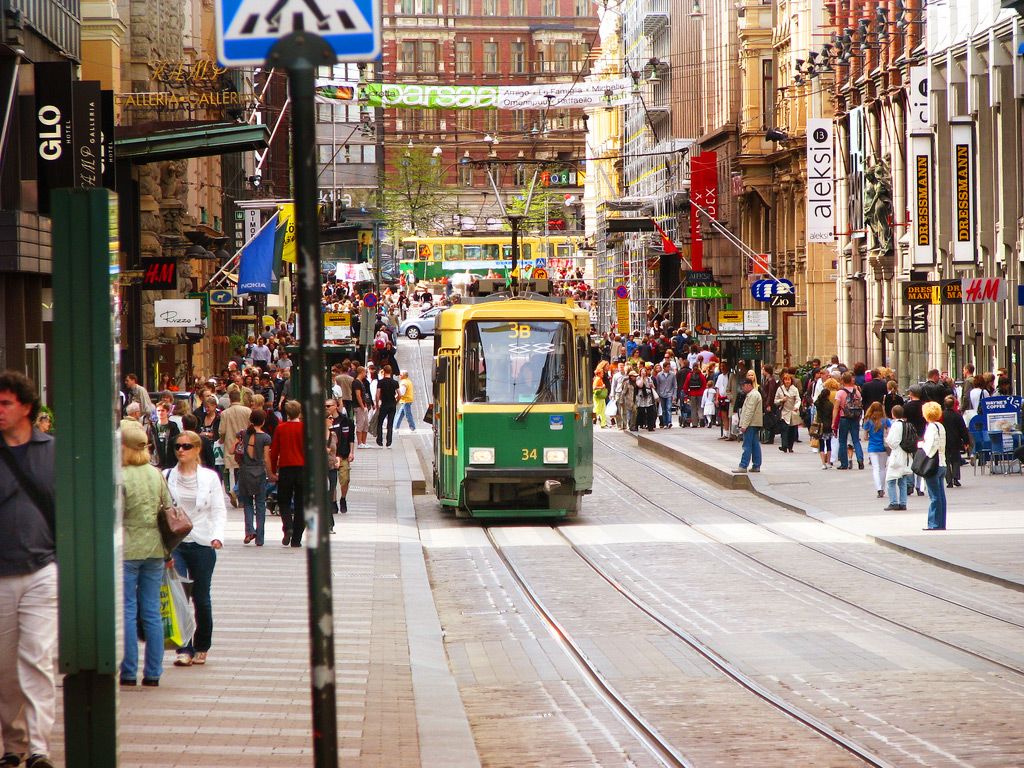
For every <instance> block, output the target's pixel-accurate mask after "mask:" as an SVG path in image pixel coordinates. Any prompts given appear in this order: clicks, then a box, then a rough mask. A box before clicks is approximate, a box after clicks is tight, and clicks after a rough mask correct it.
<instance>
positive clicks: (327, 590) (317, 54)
mask: <svg viewBox="0 0 1024 768" xmlns="http://www.w3.org/2000/svg"><path fill="white" fill-rule="evenodd" d="M336 60H337V57H336V56H335V55H334V51H333V50H332V49H331V47H330V46H329V45H327V43H326V42H324V40H323V39H321V38H320V37H317V36H316V35H313V34H309V33H307V32H292V33H291V34H290V35H288V36H287V37H284V38H282V39H281V40H279V41H278V42H277V43H276V44H275V45H274V47H273V48H272V49H271V51H270V56H269V59H268V62H267V64H268V66H275V67H284V69H285V70H286V71H287V72H288V91H289V96H290V97H291V105H292V174H293V179H294V199H295V224H296V243H297V245H298V275H297V282H298V298H299V307H298V312H299V317H300V318H301V323H300V327H301V337H300V339H299V361H300V362H299V392H300V395H301V397H300V399H301V401H302V406H303V413H304V415H303V418H304V421H305V426H306V429H305V434H306V457H305V458H306V464H305V472H304V480H305V500H306V504H305V514H306V525H307V535H306V560H307V573H308V579H309V639H310V663H311V672H312V674H311V676H310V678H311V684H312V695H313V765H314V766H315V768H337V765H338V730H337V725H338V716H337V705H336V702H335V679H334V606H333V592H332V589H331V547H330V539H329V537H328V531H329V530H330V512H328V511H327V445H326V443H327V437H326V430H325V428H324V424H325V420H326V411H325V408H324V401H325V399H326V394H327V391H326V389H325V388H324V354H323V335H324V333H323V322H324V318H323V312H322V310H321V306H320V302H321V297H322V288H321V284H320V229H319V223H318V221H317V202H318V195H317V186H316V185H317V167H316V154H315V153H316V133H315V131H316V126H315V123H314V117H315V116H314V101H313V86H314V83H315V80H316V68H317V67H319V66H324V65H332V64H334V63H335V61H336Z"/></svg>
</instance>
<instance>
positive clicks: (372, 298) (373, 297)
mask: <svg viewBox="0 0 1024 768" xmlns="http://www.w3.org/2000/svg"><path fill="white" fill-rule="evenodd" d="M363 305H364V306H367V307H370V308H371V309H372V308H373V307H376V306H377V294H376V293H368V294H366V295H365V296H363Z"/></svg>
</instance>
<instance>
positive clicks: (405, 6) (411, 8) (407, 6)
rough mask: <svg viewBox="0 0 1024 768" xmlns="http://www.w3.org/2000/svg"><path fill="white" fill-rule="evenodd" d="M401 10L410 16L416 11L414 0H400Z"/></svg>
mask: <svg viewBox="0 0 1024 768" xmlns="http://www.w3.org/2000/svg"><path fill="white" fill-rule="evenodd" d="M400 7H401V12H402V13H403V14H404V15H406V16H412V15H414V14H415V13H416V0H402V4H401V6H400Z"/></svg>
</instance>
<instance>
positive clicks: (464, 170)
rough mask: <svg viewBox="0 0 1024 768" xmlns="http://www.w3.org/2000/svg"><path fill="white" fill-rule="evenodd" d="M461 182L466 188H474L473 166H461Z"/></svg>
mask: <svg viewBox="0 0 1024 768" xmlns="http://www.w3.org/2000/svg"><path fill="white" fill-rule="evenodd" d="M459 182H460V183H461V184H462V186H464V187H472V186H473V166H472V165H460V166H459Z"/></svg>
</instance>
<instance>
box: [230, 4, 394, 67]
mask: <svg viewBox="0 0 1024 768" xmlns="http://www.w3.org/2000/svg"><path fill="white" fill-rule="evenodd" d="M214 8H215V11H216V15H217V59H218V60H219V61H220V63H221V64H223V65H224V66H228V67H242V66H260V65H262V64H263V63H264V62H265V61H266V59H267V55H268V54H269V53H270V49H271V48H273V47H274V44H275V43H276V42H277V41H278V40H279V39H281V38H282V37H285V36H286V35H288V34H290V33H291V32H303V31H305V32H311V33H313V34H315V35H318V36H320V37H322V38H323V39H324V40H325V41H326V42H327V44H328V45H329V46H331V48H333V49H334V53H335V54H336V55H337V57H338V61H375V60H376V59H378V58H379V57H380V53H381V24H380V18H381V0H215V2H214Z"/></svg>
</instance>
